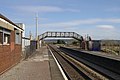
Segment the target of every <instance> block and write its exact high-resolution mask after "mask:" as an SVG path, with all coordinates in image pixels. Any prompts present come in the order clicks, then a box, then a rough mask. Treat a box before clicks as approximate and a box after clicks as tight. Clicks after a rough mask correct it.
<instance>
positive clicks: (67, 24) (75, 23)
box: [41, 18, 120, 28]
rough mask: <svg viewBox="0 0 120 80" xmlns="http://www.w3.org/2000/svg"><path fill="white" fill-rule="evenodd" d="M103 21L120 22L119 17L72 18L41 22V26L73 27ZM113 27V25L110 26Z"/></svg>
mask: <svg viewBox="0 0 120 80" xmlns="http://www.w3.org/2000/svg"><path fill="white" fill-rule="evenodd" d="M101 23H110V24H111V23H120V19H119V18H114V19H111V18H109V19H101V18H96V19H84V20H72V21H68V22H58V23H48V24H41V26H44V27H72V26H79V25H90V24H101ZM104 26H105V27H106V28H109V27H108V26H106V25H104ZM110 28H112V27H110Z"/></svg>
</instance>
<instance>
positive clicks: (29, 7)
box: [0, 0, 120, 39]
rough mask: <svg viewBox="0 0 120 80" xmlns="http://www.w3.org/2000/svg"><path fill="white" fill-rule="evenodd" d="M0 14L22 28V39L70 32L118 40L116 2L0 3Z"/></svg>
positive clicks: (119, 21) (119, 2)
mask: <svg viewBox="0 0 120 80" xmlns="http://www.w3.org/2000/svg"><path fill="white" fill-rule="evenodd" d="M0 12H1V14H3V15H4V16H6V17H7V18H9V19H10V20H12V21H13V22H15V23H24V24H25V25H26V36H28V35H29V32H30V31H31V32H32V34H33V35H34V36H35V16H36V13H38V19H39V28H38V29H39V34H41V33H43V32H46V31H74V32H77V33H79V34H80V35H83V36H85V35H86V34H89V35H90V36H91V37H92V38H93V39H120V0H0Z"/></svg>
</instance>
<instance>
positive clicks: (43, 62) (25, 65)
mask: <svg viewBox="0 0 120 80" xmlns="http://www.w3.org/2000/svg"><path fill="white" fill-rule="evenodd" d="M48 52H49V51H48V49H47V47H46V46H44V47H42V48H40V49H39V50H37V51H36V53H35V54H34V55H33V56H31V57H30V58H28V59H27V60H24V61H21V62H20V63H18V64H17V65H16V66H14V67H13V68H11V69H10V70H8V71H7V72H5V73H4V74H2V75H0V80H56V79H57V80H63V77H62V74H61V73H60V71H59V69H58V67H57V65H56V63H55V62H54V60H53V58H52V57H50V56H49V54H48Z"/></svg>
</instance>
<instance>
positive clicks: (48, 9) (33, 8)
mask: <svg viewBox="0 0 120 80" xmlns="http://www.w3.org/2000/svg"><path fill="white" fill-rule="evenodd" d="M14 8H15V9H17V10H21V11H25V12H26V11H27V12H39V13H42V12H65V11H68V12H79V11H80V10H77V9H66V8H61V7H57V6H16V7H14Z"/></svg>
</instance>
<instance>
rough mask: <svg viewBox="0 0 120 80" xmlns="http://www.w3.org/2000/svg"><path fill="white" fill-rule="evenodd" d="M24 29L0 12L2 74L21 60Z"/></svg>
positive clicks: (0, 69) (0, 62) (0, 66)
mask: <svg viewBox="0 0 120 80" xmlns="http://www.w3.org/2000/svg"><path fill="white" fill-rule="evenodd" d="M22 32H23V29H22V28H20V27H19V26H17V25H16V24H14V23H13V22H12V21H10V20H9V19H8V18H6V17H5V16H3V15H1V14H0V74H1V73H2V72H4V71H5V70H7V69H9V68H10V67H11V66H13V65H15V64H16V63H18V62H19V61H20V60H21V58H22V57H21V54H22Z"/></svg>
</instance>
